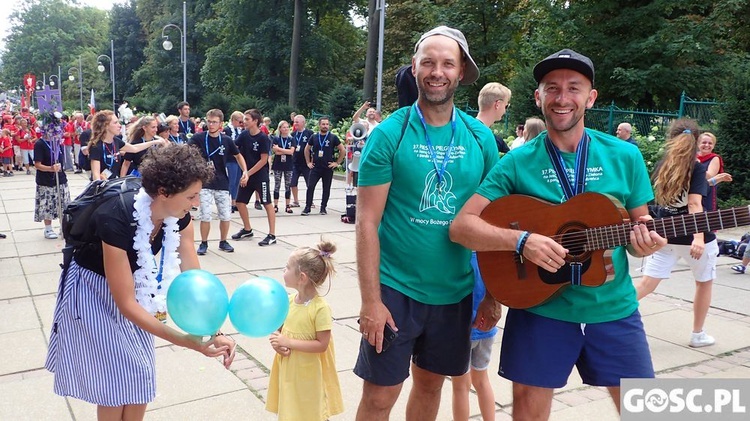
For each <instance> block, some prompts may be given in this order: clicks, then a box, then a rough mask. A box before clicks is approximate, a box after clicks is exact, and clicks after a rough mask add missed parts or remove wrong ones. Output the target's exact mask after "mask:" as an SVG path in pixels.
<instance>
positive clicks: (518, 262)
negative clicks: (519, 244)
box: [510, 222, 526, 280]
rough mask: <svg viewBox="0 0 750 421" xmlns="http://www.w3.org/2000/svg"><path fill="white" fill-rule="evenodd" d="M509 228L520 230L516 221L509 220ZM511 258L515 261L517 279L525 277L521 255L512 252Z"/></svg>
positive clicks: (524, 267)
mask: <svg viewBox="0 0 750 421" xmlns="http://www.w3.org/2000/svg"><path fill="white" fill-rule="evenodd" d="M510 228H511V229H514V230H520V229H521V228H520V226H519V225H518V222H511V223H510ZM513 260H515V262H516V274H518V279H519V280H521V279H526V266H524V264H523V255H522V254H518V253H513Z"/></svg>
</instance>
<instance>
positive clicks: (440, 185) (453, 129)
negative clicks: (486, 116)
mask: <svg viewBox="0 0 750 421" xmlns="http://www.w3.org/2000/svg"><path fill="white" fill-rule="evenodd" d="M414 108H415V109H416V110H417V115H419V121H421V122H422V127H423V128H424V137H425V143H427V149H428V150H429V151H430V157H431V158H432V165H434V166H435V175H436V177H437V180H438V182H437V188H438V192H439V193H442V191H443V188H444V187H445V180H444V178H443V177H444V175H445V168H446V167H447V166H448V161H449V160H450V158H451V152H452V151H453V143H454V142H455V140H456V107H455V106H454V107H453V112H452V114H451V142H450V143H449V144H448V148H447V149H446V150H445V155H444V156H443V165H442V166H441V167H438V159H437V152H435V148H434V147H433V146H432V142H430V135H428V134H427V122H426V121H425V119H424V114H422V110H420V109H419V105H417V104H416V103H415V104H414Z"/></svg>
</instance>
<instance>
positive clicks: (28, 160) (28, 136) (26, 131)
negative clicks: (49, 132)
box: [14, 118, 38, 175]
mask: <svg viewBox="0 0 750 421" xmlns="http://www.w3.org/2000/svg"><path fill="white" fill-rule="evenodd" d="M16 122H20V126H19V127H18V128H17V130H16V134H15V136H14V139H15V140H16V142H18V146H19V147H20V149H21V160H22V161H23V167H24V168H25V169H26V174H27V175H30V174H31V165H33V164H34V143H35V142H36V140H37V138H38V136H37V134H36V131H35V130H33V129H32V128H31V127H29V123H28V121H26V119H25V118H21V119H20V120H16Z"/></svg>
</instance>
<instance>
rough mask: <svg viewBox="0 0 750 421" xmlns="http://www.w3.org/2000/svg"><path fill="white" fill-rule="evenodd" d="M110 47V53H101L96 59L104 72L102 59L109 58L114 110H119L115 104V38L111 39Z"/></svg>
mask: <svg viewBox="0 0 750 421" xmlns="http://www.w3.org/2000/svg"><path fill="white" fill-rule="evenodd" d="M109 48H110V55H106V54H100V55H99V57H97V58H96V61H98V62H99V64H98V65H97V66H96V68H97V69H99V71H100V72H104V65H103V64H102V59H104V58H106V59H107V60H109V79H110V80H111V81H112V111H113V112H117V107H116V106H115V41H114V40H109Z"/></svg>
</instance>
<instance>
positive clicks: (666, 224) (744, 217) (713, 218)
mask: <svg viewBox="0 0 750 421" xmlns="http://www.w3.org/2000/svg"><path fill="white" fill-rule="evenodd" d="M700 215H704V217H700ZM686 218H687V219H688V220H686ZM691 218H692V220H690V219H691ZM676 219H681V220H682V221H681V222H675V220H676ZM725 222H726V223H727V224H726V225H727V226H728V227H729V226H731V227H734V226H743V225H750V209H748V208H745V207H741V208H732V209H723V210H718V211H710V212H704V213H701V214H686V215H677V216H674V217H668V218H660V219H654V220H651V221H646V222H626V223H623V224H617V225H607V226H603V227H590V228H585V229H582V230H580V231H572V232H567V233H562V234H554V235H552V236H550V238H552V239H553V240H555V241H556V242H557V243H559V244H563V243H565V245H566V246H570V247H572V248H575V247H583V249H584V251H590V250H600V249H605V248H609V247H613V246H618V245H626V244H630V231H631V230H632V229H633V227H634V226H636V225H640V224H646V225H647V226H649V229H653V230H657V231H658V230H660V231H662V234H667V236H668V237H670V238H673V237H678V236H680V235H678V234H680V233H681V231H683V232H686V234H684V235H690V234H693V233H694V232H692V231H697V232H703V231H709V230H713V229H722V228H723V227H724V225H725ZM730 222H731V223H730ZM659 223H661V225H662V226H661V227H658V225H659ZM678 225H679V226H682V227H684V228H683V230H679V229H678V228H679V227H678ZM687 227H690V231H691V232H687V231H688V230H687ZM670 232H673V233H674V234H675V235H668V234H669V233H670ZM589 234H591V235H589ZM590 236H591V239H590V238H589V237H590ZM592 240H596V241H592ZM612 241H616V243H615V244H610V243H611V242H612ZM591 244H594V245H593V246H592V247H588V246H590V245H591Z"/></svg>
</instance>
